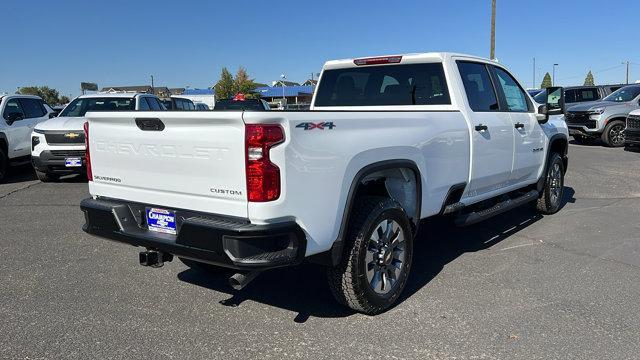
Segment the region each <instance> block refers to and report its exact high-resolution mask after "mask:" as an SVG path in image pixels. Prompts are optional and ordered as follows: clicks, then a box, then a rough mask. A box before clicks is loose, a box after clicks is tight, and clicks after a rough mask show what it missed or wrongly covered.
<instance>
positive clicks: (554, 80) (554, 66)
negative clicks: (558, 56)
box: [551, 64, 558, 86]
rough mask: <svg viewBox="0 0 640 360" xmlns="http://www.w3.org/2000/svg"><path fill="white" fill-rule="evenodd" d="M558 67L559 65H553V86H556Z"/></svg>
mask: <svg viewBox="0 0 640 360" xmlns="http://www.w3.org/2000/svg"><path fill="white" fill-rule="evenodd" d="M556 66H558V64H553V75H551V86H556Z"/></svg>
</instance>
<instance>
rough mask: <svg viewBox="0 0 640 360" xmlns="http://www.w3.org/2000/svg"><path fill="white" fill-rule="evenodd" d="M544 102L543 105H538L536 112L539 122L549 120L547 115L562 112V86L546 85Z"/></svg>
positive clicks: (542, 122) (563, 110)
mask: <svg viewBox="0 0 640 360" xmlns="http://www.w3.org/2000/svg"><path fill="white" fill-rule="evenodd" d="M545 103H546V104H545V105H540V106H539V107H538V111H537V112H536V118H537V119H538V122H539V123H540V124H544V123H546V122H547V121H549V115H561V114H564V112H565V105H564V88H562V87H559V86H552V87H548V88H547V99H546V101H545Z"/></svg>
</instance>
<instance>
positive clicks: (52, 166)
mask: <svg viewBox="0 0 640 360" xmlns="http://www.w3.org/2000/svg"><path fill="white" fill-rule="evenodd" d="M132 110H142V111H144V110H147V111H149V110H153V111H160V110H164V107H162V104H161V103H160V100H159V99H158V97H157V96H155V95H152V94H143V93H109V94H100V93H98V94H91V95H82V96H80V97H77V98H76V99H74V100H73V101H72V102H71V103H69V105H67V106H66V107H65V108H64V110H62V112H61V113H60V115H58V117H54V118H52V119H50V120H47V121H45V122H42V123H39V124H38V125H36V126H35V128H34V129H33V134H31V129H29V133H30V134H31V141H30V144H29V147H28V148H30V149H31V162H32V164H33V168H34V169H35V172H36V175H37V176H38V179H40V181H43V182H47V181H55V180H58V179H59V177H60V176H61V175H69V174H83V173H84V172H85V163H86V161H85V138H84V129H83V124H84V122H85V118H84V116H85V115H86V113H87V112H89V111H102V112H104V111H132Z"/></svg>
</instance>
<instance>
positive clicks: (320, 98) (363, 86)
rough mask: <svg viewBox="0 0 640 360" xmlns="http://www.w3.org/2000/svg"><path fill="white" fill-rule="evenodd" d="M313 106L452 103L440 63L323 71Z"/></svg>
mask: <svg viewBox="0 0 640 360" xmlns="http://www.w3.org/2000/svg"><path fill="white" fill-rule="evenodd" d="M317 91H318V93H317V95H316V102H315V106H384V105H443V104H451V100H450V98H449V91H448V89H447V82H446V80H445V76H444V70H443V68H442V64H441V63H428V64H407V65H384V66H362V67H356V68H345V69H333V70H325V71H324V73H323V74H322V81H320V85H319V87H318V89H317Z"/></svg>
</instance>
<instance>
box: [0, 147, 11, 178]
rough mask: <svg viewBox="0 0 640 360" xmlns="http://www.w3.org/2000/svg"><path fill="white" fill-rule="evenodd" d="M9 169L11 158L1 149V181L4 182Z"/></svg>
mask: <svg viewBox="0 0 640 360" xmlns="http://www.w3.org/2000/svg"><path fill="white" fill-rule="evenodd" d="M8 167H9V158H7V154H5V153H4V150H3V149H0V181H3V180H4V178H5V177H6V176H7V169H8Z"/></svg>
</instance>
